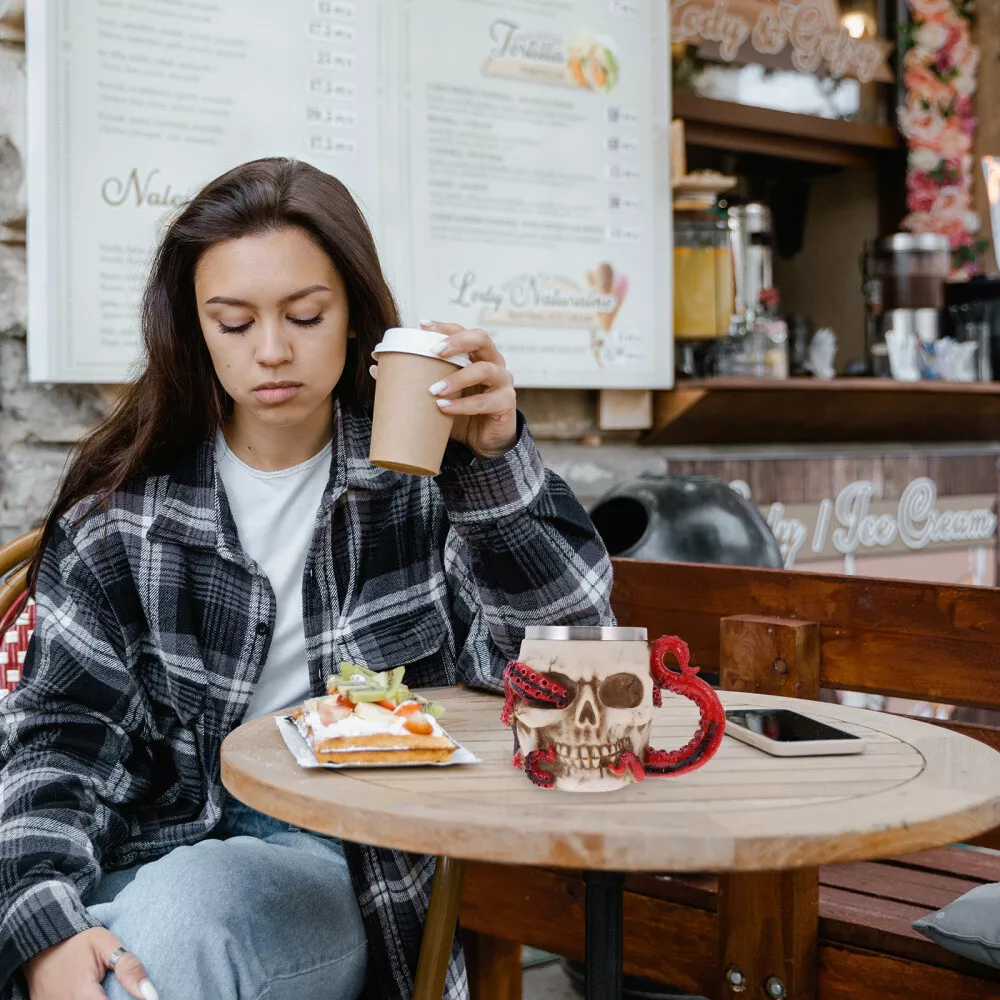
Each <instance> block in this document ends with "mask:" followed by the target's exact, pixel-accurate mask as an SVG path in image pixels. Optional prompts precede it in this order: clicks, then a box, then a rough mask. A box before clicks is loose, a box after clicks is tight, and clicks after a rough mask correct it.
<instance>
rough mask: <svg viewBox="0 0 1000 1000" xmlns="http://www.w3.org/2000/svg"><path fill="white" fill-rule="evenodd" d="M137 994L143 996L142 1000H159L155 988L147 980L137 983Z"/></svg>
mask: <svg viewBox="0 0 1000 1000" xmlns="http://www.w3.org/2000/svg"><path fill="white" fill-rule="evenodd" d="M139 992H140V993H141V994H142V995H143V998H144V1000H160V994H159V993H157V992H156V988H155V987H154V986H153V984H152V983H151V982H150V981H149V980H148V979H144V980H143V981H142V982H141V983H139Z"/></svg>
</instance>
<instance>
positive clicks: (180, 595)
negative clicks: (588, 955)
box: [0, 160, 611, 1000]
mask: <svg viewBox="0 0 1000 1000" xmlns="http://www.w3.org/2000/svg"><path fill="white" fill-rule="evenodd" d="M396 325H398V316H397V312H396V307H395V304H394V302H393V298H392V294H391V292H390V290H389V288H388V286H387V285H386V282H385V279H384V277H383V275H382V271H381V268H380V266H379V261H378V256H377V253H376V249H375V245H374V243H373V240H372V237H371V235H370V233H369V231H368V229H367V227H366V225H365V222H364V219H363V217H362V215H361V213H360V211H359V210H358V208H357V206H356V205H355V204H354V202H353V200H352V199H351V197H350V195H349V194H348V192H347V191H346V189H345V188H344V187H343V186H342V185H341V184H340V183H339V182H338V181H336V180H334V179H333V178H332V177H329V176H327V175H325V174H323V173H322V172H320V171H318V170H316V169H314V168H312V167H309V166H307V165H305V164H302V163H297V162H293V161H288V160H261V161H257V162H254V163H249V164H246V165H244V166H242V167H239V168H237V169H235V170H233V171H231V172H229V173H228V174H226V175H224V176H223V177H221V178H219V179H218V180H216V181H215V182H213V183H212V184H210V185H208V187H207V188H205V189H204V190H203V191H202V192H201V193H200V194H198V195H197V196H196V197H195V198H194V199H193V200H192V201H191V202H190V203H189V204H188V205H187V206H186V207H185V208H184V209H183V211H182V212H181V213H180V215H179V216H178V217H177V218H176V219H175V220H174V221H173V223H172V224H171V225H170V227H169V229H168V230H167V232H166V235H165V237H164V240H163V243H162V246H161V247H160V249H159V251H158V253H157V256H156V258H155V261H154V263H153V268H152V272H151V275H150V278H149V283H148V286H147V289H146V294H145V298H144V303H143V310H142V327H143V335H144V339H145V344H146V349H147V353H148V362H147V365H146V368H145V371H144V372H143V374H142V375H141V377H140V378H139V379H138V381H137V382H136V383H134V385H133V386H132V387H131V388H130V389H128V390H127V391H126V393H125V395H124V397H123V399H122V401H121V403H120V405H119V406H118V407H117V409H116V410H115V412H114V414H113V415H112V416H111V417H110V418H109V419H108V420H107V421H106V422H105V423H104V424H103V425H102V426H101V427H99V428H98V429H97V430H96V431H95V432H94V433H93V434H92V435H91V436H90V437H89V438H88V439H87V440H86V441H85V442H84V443H83V445H82V446H81V447H80V449H79V451H78V453H77V455H76V458H75V460H74V462H73V464H72V465H71V467H70V469H69V472H68V474H67V476H66V479H65V481H64V483H63V485H62V488H61V490H60V493H59V496H58V498H57V500H56V503H55V507H54V509H53V511H52V514H51V516H50V517H49V519H48V521H47V522H46V525H45V535H44V547H43V551H42V554H41V555H40V557H39V559H38V560H37V561H36V564H35V565H34V567H33V571H34V575H33V579H34V585H35V593H36V598H37V602H38V626H37V630H36V632H35V635H34V637H33V640H32V643H31V647H30V649H29V652H28V658H27V662H26V664H25V669H24V680H23V682H22V683H21V685H20V687H19V688H18V689H17V690H16V691H15V692H14V694H12V695H11V696H10V697H8V698H7V699H5V700H4V701H3V702H0V722H2V744H0V747H2V749H0V767H2V776H0V984H3V996H4V997H9V996H20V997H23V996H24V991H25V989H26V990H27V992H28V994H29V995H30V998H31V1000H97V998H100V997H102V996H105V995H106V996H107V997H109V998H110V1000H122V998H124V997H126V996H132V997H137V998H138V997H142V998H145V1000H150V998H151V997H156V996H157V995H158V996H160V997H162V998H163V1000H198V998H205V1000H209V998H211V1000H237V998H241V1000H258V998H264V997H267V998H270V1000H278V998H285V997H288V998H293V997H294V998H295V1000H310V998H313V997H315V998H317V1000H318V998H320V997H322V998H324V1000H330V998H334V997H342V998H345V1000H349V998H353V997H355V996H357V995H358V994H359V992H360V991H361V989H362V984H363V981H364V980H365V979H366V977H367V983H368V986H369V989H370V995H372V996H376V997H384V998H403V997H407V998H408V997H409V996H410V993H411V990H412V978H413V973H414V970H415V965H416V957H417V953H418V948H419V935H420V924H421V921H422V919H423V915H424V912H425V910H426V906H427V901H428V893H429V887H430V879H431V877H432V875H433V861H432V859H429V858H419V857H414V856H412V855H403V854H399V853H396V852H392V851H383V850H377V849H374V848H369V847H364V846H360V845H355V844H348V843H341V842H339V841H336V840H332V839H326V838H322V837H316V836H312V835H309V834H307V833H304V832H302V831H299V830H296V829H294V828H292V827H288V826H285V825H284V824H281V823H277V822H276V821H272V820H269V819H268V818H267V817H264V816H262V815H260V814H258V813H255V812H253V811H252V810H250V809H247V808H246V807H241V806H240V805H239V804H238V803H236V802H235V801H233V800H232V799H228V798H227V797H226V794H225V792H224V790H223V788H222V785H221V782H220V778H219V752H220V746H221V743H222V740H223V739H224V738H225V736H226V734H227V733H228V732H230V731H231V730H232V729H233V728H234V727H235V726H237V725H239V724H240V723H241V722H243V721H245V720H246V719H247V718H250V717H252V716H254V715H259V714H262V713H265V712H269V711H273V710H276V709H278V708H280V707H284V706H287V705H289V704H292V703H294V702H296V701H298V700H301V699H302V698H304V697H305V696H306V695H307V694H308V693H309V692H312V693H313V694H315V693H318V692H321V691H322V690H323V688H324V679H325V677H326V675H327V674H328V673H330V672H333V670H334V669H335V667H336V665H337V664H338V662H339V661H340V660H353V661H357V662H363V663H366V664H368V665H369V666H371V667H374V668H377V669H388V668H391V667H395V666H397V665H400V664H405V665H406V667H407V681H408V682H409V683H412V684H415V685H417V686H422V685H430V684H453V683H455V682H457V681H460V680H461V681H464V682H466V683H470V684H475V685H478V686H481V687H486V688H494V689H495V688H496V687H497V679H498V677H499V674H500V670H501V668H502V665H503V664H504V662H505V661H506V660H507V659H508V658H509V657H511V656H512V655H514V654H516V652H517V649H518V646H519V643H520V639H521V636H522V634H523V630H524V627H525V626H526V625H528V624H530V623H539V622H541V623H551V622H563V623H575V624H602V623H607V622H609V621H610V620H611V617H610V610H609V606H608V595H609V585H610V570H609V562H608V559H607V555H606V552H605V551H604V548H603V546H602V545H601V543H600V541H599V540H598V539H597V537H596V536H595V533H594V530H593V527H592V525H591V524H590V521H589V520H588V518H587V516H586V514H585V513H584V512H583V510H582V509H581V508H580V506H579V505H578V504H577V503H576V501H575V500H574V498H573V496H572V494H571V493H570V492H569V490H568V489H567V487H566V486H565V484H564V483H562V482H561V481H560V480H559V479H558V478H556V477H555V476H554V475H552V474H551V473H549V472H546V471H545V469H544V468H543V466H542V462H541V459H540V457H539V454H538V452H537V450H536V448H535V446H534V444H533V443H532V440H531V438H530V436H529V434H528V432H527V430H526V428H525V427H524V425H523V422H522V421H521V420H520V418H519V417H518V414H517V411H516V409H515V394H514V390H513V386H512V380H511V377H510V374H509V373H508V372H507V370H506V369H505V367H504V362H503V358H502V357H501V356H500V354H499V353H498V352H497V350H496V348H495V347H494V345H493V344H492V342H491V341H490V339H489V338H488V337H487V336H486V334H485V333H483V332H482V331H478V330H463V329H461V328H460V327H457V326H450V325H443V324H426V325H427V326H428V327H429V328H431V329H434V330H436V331H438V332H440V333H441V335H442V344H443V345H444V346H443V350H442V352H441V353H442V356H443V357H447V356H450V355H453V354H457V353H469V354H470V355H471V357H472V360H473V362H474V363H473V364H472V365H471V366H469V367H468V368H465V369H463V370H461V372H460V373H457V374H455V375H453V376H452V377H451V378H449V379H448V380H447V382H446V383H445V384H436V385H435V386H431V387H428V389H429V391H432V392H433V393H434V394H435V395H436V396H437V397H438V399H439V405H441V406H442V407H443V408H445V409H447V410H448V411H449V412H450V413H453V414H455V415H456V417H457V418H459V419H456V421H455V428H456V430H455V432H454V439H453V440H452V441H451V442H450V443H449V450H448V453H447V455H446V457H445V464H444V467H443V470H442V473H441V475H440V476H438V477H437V478H436V479H434V480H429V479H420V478H415V477H410V476H405V475H402V474H399V473H395V472H388V471H385V470H380V469H375V468H373V467H372V466H371V465H370V464H369V463H368V461H367V453H368V439H369V434H370V419H369V411H370V405H371V398H372V385H373V382H372V373H370V372H369V367H368V359H369V358H370V356H371V350H372V348H373V346H374V345H375V343H376V342H377V341H378V340H379V338H380V337H381V335H382V332H383V331H384V330H386V329H387V328H389V327H393V326H396ZM466 390H472V391H471V392H466ZM102 989H103V992H102ZM463 992H464V975H463V973H462V968H461V952H460V949H459V948H458V947H456V951H455V960H454V961H453V963H452V969H451V971H450V976H449V993H448V995H449V996H451V997H458V996H460V995H462V993H463Z"/></svg>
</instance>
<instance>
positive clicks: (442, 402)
mask: <svg viewBox="0 0 1000 1000" xmlns="http://www.w3.org/2000/svg"><path fill="white" fill-rule="evenodd" d="M437 405H438V406H440V407H441V409H442V410H447V409H448V407H449V406H451V400H450V399H439V400H437Z"/></svg>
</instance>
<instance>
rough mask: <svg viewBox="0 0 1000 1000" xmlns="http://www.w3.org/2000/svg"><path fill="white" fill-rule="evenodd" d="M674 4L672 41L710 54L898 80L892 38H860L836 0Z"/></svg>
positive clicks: (682, 0) (678, 0) (865, 79)
mask: <svg viewBox="0 0 1000 1000" xmlns="http://www.w3.org/2000/svg"><path fill="white" fill-rule="evenodd" d="M671 10H672V16H671V35H670V37H671V41H673V42H688V43H692V44H696V45H698V46H699V54H700V55H702V56H704V57H706V58H715V59H720V60H722V61H723V62H729V63H762V64H764V65H766V66H772V67H780V66H783V65H787V66H788V68H791V69H796V70H798V71H799V72H800V73H812V74H816V75H820V76H827V75H829V76H832V77H835V78H840V77H845V76H847V77H853V78H855V79H857V80H860V81H861V82H862V83H870V82H873V81H874V82H878V83H891V82H892V80H893V75H892V72H891V71H890V69H889V66H888V54H889V51H890V49H891V48H892V46H891V45H890V43H889V42H886V41H884V40H882V39H880V38H877V37H874V36H871V35H862V37H860V38H855V37H854V36H853V35H852V34H851V32H850V31H848V29H847V28H846V27H845V25H844V24H843V23H842V22H841V19H840V9H839V7H838V5H837V3H836V2H835V0H673V2H672V5H671Z"/></svg>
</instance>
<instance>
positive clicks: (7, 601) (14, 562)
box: [0, 528, 42, 697]
mask: <svg viewBox="0 0 1000 1000" xmlns="http://www.w3.org/2000/svg"><path fill="white" fill-rule="evenodd" d="M41 538H42V530H41V528H38V529H37V530H35V531H31V532H29V533H28V534H27V535H22V536H21V537H20V538H15V539H14V541H12V542H10V543H8V544H7V545H5V546H4V547H3V548H2V549H0V697H3V695H4V694H8V693H9V692H11V691H13V690H14V688H15V687H16V686H17V683H18V681H19V680H20V679H21V664H22V663H23V662H24V656H25V653H26V652H27V650H28V640H29V639H30V638H31V633H32V632H33V631H34V628H35V603H34V601H31V600H29V597H28V590H27V583H28V563H29V562H30V561H31V559H32V557H33V556H34V554H35V551H36V550H37V548H38V544H39V542H40V541H41Z"/></svg>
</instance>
